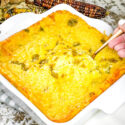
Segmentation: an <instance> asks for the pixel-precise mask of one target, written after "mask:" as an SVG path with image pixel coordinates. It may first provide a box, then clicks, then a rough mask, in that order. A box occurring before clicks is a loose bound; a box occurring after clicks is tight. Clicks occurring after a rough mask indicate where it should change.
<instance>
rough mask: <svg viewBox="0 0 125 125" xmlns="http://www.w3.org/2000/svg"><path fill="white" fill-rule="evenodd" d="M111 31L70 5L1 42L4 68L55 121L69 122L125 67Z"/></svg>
mask: <svg viewBox="0 0 125 125" xmlns="http://www.w3.org/2000/svg"><path fill="white" fill-rule="evenodd" d="M107 39H108V37H107V36H106V35H105V34H102V33H100V32H99V31H98V30H97V29H95V28H93V27H91V26H89V25H88V24H87V23H86V22H85V21H84V20H83V19H81V18H80V17H78V16H76V15H73V14H71V13H70V12H68V11H65V10H63V11H56V12H55V13H52V14H50V15H49V16H48V17H46V18H44V19H42V20H41V21H39V22H37V23H36V24H33V25H32V26H30V27H29V28H27V29H24V30H23V31H20V32H18V33H16V34H14V35H13V36H11V37H9V38H8V39H6V40H4V41H2V42H0V73H1V74H2V75H3V76H5V77H6V78H7V79H8V80H9V81H10V82H11V83H12V84H13V85H14V86H15V87H16V88H17V89H18V90H19V91H20V92H21V93H23V94H24V95H25V96H26V97H27V98H28V99H29V100H30V101H31V102H32V103H33V104H34V105H35V106H36V107H38V108H39V109H40V111H41V112H43V113H44V114H45V115H46V116H47V117H48V118H49V119H50V120H52V121H54V122H66V121H68V120H70V119H72V118H73V117H74V116H75V115H76V114H78V112H80V111H81V110H82V109H83V108H85V107H86V106H87V105H88V104H90V103H91V102H92V101H93V100H94V99H95V98H96V97H98V96H99V95H100V94H101V93H102V92H104V91H105V90H106V89H107V88H108V87H109V86H111V85H112V84H113V83H114V82H115V81H116V80H118V79H119V78H120V77H121V76H122V75H123V74H124V73H125V59H122V58H120V57H119V56H118V55H117V53H116V52H115V51H114V50H111V49H109V48H108V47H106V48H105V49H104V50H102V51H101V52H100V53H99V54H98V55H97V56H96V57H95V59H94V60H93V59H92V57H91V56H92V54H93V53H94V52H95V51H96V50H97V48H99V47H100V46H101V45H102V44H103V43H104V42H105V41H106V40H107Z"/></svg>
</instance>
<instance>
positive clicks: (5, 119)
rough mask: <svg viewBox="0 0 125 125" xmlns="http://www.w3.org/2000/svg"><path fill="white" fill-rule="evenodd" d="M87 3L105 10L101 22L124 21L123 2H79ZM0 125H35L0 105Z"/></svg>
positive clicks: (13, 110)
mask: <svg viewBox="0 0 125 125" xmlns="http://www.w3.org/2000/svg"><path fill="white" fill-rule="evenodd" d="M81 1H84V2H88V3H93V4H96V5H99V6H102V7H104V8H106V9H107V10H108V11H109V13H110V14H109V15H108V16H107V17H105V18H104V19H103V20H104V21H106V22H108V23H109V24H110V25H112V27H113V28H115V27H116V26H117V23H118V21H119V20H120V19H122V18H123V19H125V0H81ZM0 125H37V124H36V123H35V122H33V120H32V119H31V118H30V117H29V116H28V115H27V114H25V113H24V112H19V111H17V110H16V109H14V108H12V107H10V106H7V105H6V104H3V103H0Z"/></svg>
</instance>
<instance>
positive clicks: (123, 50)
mask: <svg viewBox="0 0 125 125" xmlns="http://www.w3.org/2000/svg"><path fill="white" fill-rule="evenodd" d="M119 29H121V30H123V32H124V33H123V34H122V35H121V36H119V37H117V38H115V39H114V40H111V41H110V42H109V47H110V48H112V49H114V50H116V51H117V53H118V55H119V56H120V57H122V58H125V24H123V25H121V26H119V27H118V28H116V29H115V31H114V34H115V33H116V32H117V31H118V30H119Z"/></svg>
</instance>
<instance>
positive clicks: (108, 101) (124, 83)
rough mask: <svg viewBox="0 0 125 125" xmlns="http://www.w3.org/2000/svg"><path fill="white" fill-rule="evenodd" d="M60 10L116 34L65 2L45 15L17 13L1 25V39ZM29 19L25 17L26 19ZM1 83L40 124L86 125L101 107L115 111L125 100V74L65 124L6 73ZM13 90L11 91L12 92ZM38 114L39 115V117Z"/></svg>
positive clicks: (108, 33)
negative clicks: (34, 101)
mask: <svg viewBox="0 0 125 125" xmlns="http://www.w3.org/2000/svg"><path fill="white" fill-rule="evenodd" d="M57 10H67V11H69V12H71V13H73V14H75V15H77V16H79V17H81V18H82V19H84V20H85V21H86V22H87V23H88V24H89V25H91V26H93V27H95V28H96V29H98V30H99V31H100V32H102V33H104V32H105V33H106V34H107V35H110V34H111V33H112V28H111V27H110V26H109V25H108V24H107V23H105V22H103V21H101V20H97V19H91V18H89V17H86V16H84V15H82V14H80V13H79V12H77V11H76V10H74V9H73V8H72V7H70V6H68V5H65V4H61V5H57V6H55V7H53V8H52V9H50V10H48V11H47V12H45V13H43V14H33V13H24V14H19V15H16V16H14V17H12V18H10V19H8V20H7V21H5V22H4V23H3V24H2V25H1V26H0V30H1V34H0V41H2V40H4V39H6V38H7V37H9V36H11V35H12V34H14V33H16V32H18V31H21V30H22V29H25V28H27V27H29V26H30V25H32V24H34V23H36V22H37V21H39V20H41V19H42V18H44V17H47V16H48V15H50V14H51V13H53V12H55V11H57ZM24 19H25V20H24ZM0 82H1V83H2V84H3V86H4V87H5V88H7V93H8V95H9V96H11V97H12V98H13V99H14V100H16V101H17V103H18V104H19V105H20V106H21V107H22V108H23V109H24V110H25V111H26V112H27V113H28V114H30V115H31V116H32V118H33V119H34V120H36V121H37V122H38V123H39V124H47V125H56V124H62V125H69V124H71V125H76V124H79V125H80V124H83V123H84V122H85V121H86V120H87V119H88V118H90V117H91V116H92V115H93V114H94V113H95V112H96V111H97V110H102V111H104V112H106V113H112V112H113V111H115V110H116V109H117V108H118V107H119V106H120V105H121V104H123V103H124V102H125V96H124V95H125V92H124V88H125V76H123V77H121V78H120V79H119V80H118V81H117V82H116V83H115V84H113V85H112V86H111V87H110V88H109V89H107V90H106V91H105V92H104V93H103V94H101V95H100V96H99V97H98V98H97V99H95V100H94V101H93V102H92V103H90V104H89V105H88V106H87V107H86V108H84V109H83V110H82V111H81V112H79V113H78V114H77V115H76V116H75V117H74V118H73V119H71V120H70V121H68V122H65V123H55V122H52V121H50V120H49V119H48V118H47V117H46V116H45V115H44V114H43V113H42V112H41V111H40V110H39V109H38V108H37V107H35V106H34V105H33V104H32V103H31V102H30V101H29V100H28V99H27V98H26V97H25V96H23V95H22V94H21V93H20V92H19V91H18V90H17V89H16V88H15V87H14V86H13V85H12V84H11V83H9V82H8V80H7V79H5V78H4V77H3V76H2V75H0ZM9 91H10V92H9ZM36 116H37V117H36Z"/></svg>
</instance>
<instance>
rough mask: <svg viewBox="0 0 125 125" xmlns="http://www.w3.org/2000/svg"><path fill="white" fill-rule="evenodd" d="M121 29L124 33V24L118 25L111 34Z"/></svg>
mask: <svg viewBox="0 0 125 125" xmlns="http://www.w3.org/2000/svg"><path fill="white" fill-rule="evenodd" d="M119 29H121V30H122V31H123V32H125V23H124V24H123V25H119V26H118V27H117V28H116V29H115V30H114V33H113V34H116V33H117V31H118V30H119Z"/></svg>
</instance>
